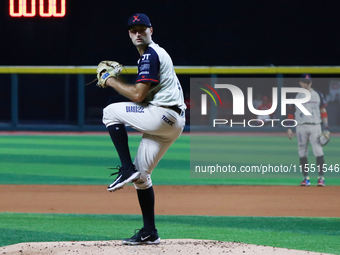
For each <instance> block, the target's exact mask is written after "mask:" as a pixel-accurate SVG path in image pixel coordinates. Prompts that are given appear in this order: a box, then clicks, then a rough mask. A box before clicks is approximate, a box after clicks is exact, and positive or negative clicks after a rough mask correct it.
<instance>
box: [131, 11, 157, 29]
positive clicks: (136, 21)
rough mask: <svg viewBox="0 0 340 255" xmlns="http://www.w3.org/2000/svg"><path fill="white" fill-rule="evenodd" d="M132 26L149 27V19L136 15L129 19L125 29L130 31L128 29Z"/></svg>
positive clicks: (143, 15) (142, 15)
mask: <svg viewBox="0 0 340 255" xmlns="http://www.w3.org/2000/svg"><path fill="white" fill-rule="evenodd" d="M134 25H144V26H147V27H151V22H150V19H149V17H148V16H146V15H145V14H143V13H136V14H134V15H132V16H131V17H130V18H129V20H128V25H127V28H128V29H130V27H132V26H134Z"/></svg>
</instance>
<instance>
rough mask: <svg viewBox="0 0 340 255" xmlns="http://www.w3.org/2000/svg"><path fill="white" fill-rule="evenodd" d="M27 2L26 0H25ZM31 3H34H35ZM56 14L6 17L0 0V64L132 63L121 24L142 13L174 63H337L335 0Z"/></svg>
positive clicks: (88, 7) (118, 6) (168, 1)
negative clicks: (55, 15) (58, 15)
mask: <svg viewBox="0 0 340 255" xmlns="http://www.w3.org/2000/svg"><path fill="white" fill-rule="evenodd" d="M28 2H30V1H28ZM37 2H38V1H37ZM66 3H67V13H66V16H65V17H64V18H41V17H39V15H38V14H37V15H36V17H34V18H25V17H20V18H12V17H10V16H9V11H8V9H9V8H8V4H9V0H2V1H1V3H0V4H1V6H0V10H1V15H0V24H1V28H0V32H1V39H0V49H1V53H0V54H1V55H0V56H1V57H0V65H97V63H98V62H100V61H101V60H103V59H114V60H117V61H119V62H121V63H123V64H125V65H135V64H136V59H137V57H138V54H137V51H136V50H135V48H134V46H133V45H132V43H131V42H130V39H129V37H128V33H127V31H126V29H125V26H126V22H127V19H128V18H129V16H131V15H132V14H134V13H136V12H143V13H146V14H147V15H148V16H149V17H150V19H151V23H152V24H153V27H154V36H153V39H154V41H155V42H156V43H158V44H160V45H161V46H162V47H164V48H165V49H166V50H167V51H168V52H169V53H170V55H171V57H172V58H173V62H174V64H175V65H271V64H272V65H276V66H278V65H338V64H339V53H340V47H339V45H340V36H339V25H340V22H339V21H340V17H339V7H340V4H339V2H338V1H310V0H309V1H304V0H301V1H299V0H297V1H289V0H285V1H254V0H240V1H222V0H221V1H178V0H163V1H141V0H138V1H136V0H128V1H119V0H118V1H116V0H98V1H92V0H91V1H90V0H66Z"/></svg>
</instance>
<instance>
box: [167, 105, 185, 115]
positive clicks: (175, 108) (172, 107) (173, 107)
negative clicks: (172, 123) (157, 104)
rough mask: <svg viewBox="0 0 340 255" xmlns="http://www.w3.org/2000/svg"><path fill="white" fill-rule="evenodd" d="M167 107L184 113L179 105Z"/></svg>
mask: <svg viewBox="0 0 340 255" xmlns="http://www.w3.org/2000/svg"><path fill="white" fill-rule="evenodd" d="M167 108H170V109H171V110H174V111H175V112H177V113H178V114H179V115H181V113H182V109H181V108H179V107H178V106H177V105H172V106H167Z"/></svg>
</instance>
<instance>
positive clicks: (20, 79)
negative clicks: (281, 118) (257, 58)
mask: <svg viewBox="0 0 340 255" xmlns="http://www.w3.org/2000/svg"><path fill="white" fill-rule="evenodd" d="M175 69H176V73H177V74H178V76H179V79H180V81H181V84H182V87H183V90H184V93H185V97H186V99H188V98H189V95H190V78H194V77H196V78H197V77H204V78H209V77H210V78H212V79H216V78H218V77H276V78H277V84H276V85H274V86H277V87H283V86H285V85H286V84H285V82H284V79H285V78H286V77H298V76H299V75H300V74H301V73H310V74H312V76H313V77H321V78H324V79H325V80H326V82H325V84H322V86H319V87H318V89H319V90H321V92H322V93H324V94H325V95H328V94H329V91H330V89H329V88H330V82H331V81H336V82H337V81H338V80H340V66H242V67H237V66H176V67H175ZM136 72H137V67H136V66H126V68H125V70H124V73H125V78H126V79H127V81H128V82H131V83H134V79H135V74H136ZM95 78H96V66H0V109H1V111H0V130H7V131H11V130H18V131H29V130H34V131H44V130H46V131H104V130H105V128H104V126H103V124H102V123H101V115H102V109H103V108H104V107H105V106H106V105H108V104H110V103H113V102H121V101H125V100H126V99H125V98H124V97H122V96H120V95H119V94H118V93H116V92H115V91H114V90H111V89H106V90H103V89H101V88H98V87H96V86H95V83H93V84H91V85H88V86H85V84H86V83H89V82H91V81H92V80H93V79H95ZM339 84H340V83H339ZM261 89H265V88H258V90H259V91H261ZM329 99H330V100H331V99H332V98H329ZM339 108H340V107H339V105H338V104H333V103H332V102H331V103H330V104H329V106H328V108H327V110H328V112H329V116H330V118H329V119H330V125H331V129H334V130H337V129H338V128H339V127H340V117H339V112H340V110H339ZM187 116H189V112H187ZM188 123H189V119H188ZM191 128H192V129H193V130H196V129H197V128H198V127H191ZM198 129H199V128H198ZM186 130H189V125H187V127H186ZM236 130H237V131H243V130H245V131H249V130H246V129H239V130H238V128H236ZM339 130H340V129H339ZM261 131H266V132H267V131H282V130H281V128H279V127H278V128H276V127H274V128H270V129H261Z"/></svg>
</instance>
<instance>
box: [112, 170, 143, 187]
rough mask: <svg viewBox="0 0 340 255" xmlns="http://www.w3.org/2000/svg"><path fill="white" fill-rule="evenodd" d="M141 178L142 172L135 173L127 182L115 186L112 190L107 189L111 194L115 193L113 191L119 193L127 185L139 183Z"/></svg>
mask: <svg viewBox="0 0 340 255" xmlns="http://www.w3.org/2000/svg"><path fill="white" fill-rule="evenodd" d="M139 176H140V172H137V173H134V174H133V175H131V176H130V177H129V178H127V179H126V180H125V181H123V182H121V183H118V184H117V185H115V186H113V187H111V188H107V190H108V191H110V192H113V191H117V190H119V189H122V188H123V187H124V185H125V184H127V183H130V182H134V181H137V180H138V178H139Z"/></svg>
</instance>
